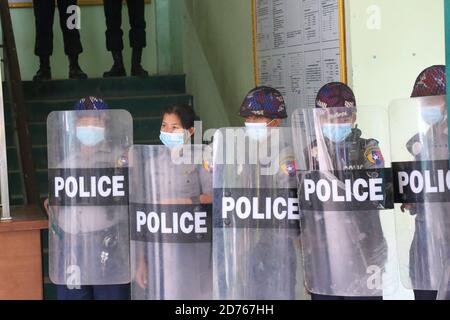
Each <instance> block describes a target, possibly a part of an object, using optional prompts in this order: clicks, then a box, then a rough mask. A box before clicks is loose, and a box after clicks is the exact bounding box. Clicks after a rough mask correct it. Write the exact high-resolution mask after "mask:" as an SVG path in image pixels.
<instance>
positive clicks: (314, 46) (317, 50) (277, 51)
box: [253, 0, 346, 114]
mask: <svg viewBox="0 0 450 320" xmlns="http://www.w3.org/2000/svg"><path fill="white" fill-rule="evenodd" d="M253 1H254V3H253V10H254V51H255V82H256V83H257V84H258V85H268V86H272V87H274V88H276V89H278V90H279V91H280V92H281V93H282V94H283V96H284V97H285V100H286V103H287V106H288V112H289V114H290V113H291V112H292V111H293V110H294V109H296V108H312V107H314V105H315V98H316V94H317V91H318V90H319V89H320V88H321V87H322V85H324V84H326V83H328V82H332V81H342V82H346V63H345V30H344V29H345V27H344V24H345V22H344V1H343V0H253Z"/></svg>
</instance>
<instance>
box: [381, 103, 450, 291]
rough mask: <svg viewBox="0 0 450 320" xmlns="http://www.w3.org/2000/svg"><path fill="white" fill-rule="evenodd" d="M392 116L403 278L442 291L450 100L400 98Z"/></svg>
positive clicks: (448, 220) (449, 232) (449, 217)
mask: <svg viewBox="0 0 450 320" xmlns="http://www.w3.org/2000/svg"><path fill="white" fill-rule="evenodd" d="M389 113H390V126H391V150H392V168H393V176H394V182H395V188H394V190H395V192H394V194H395V202H396V205H395V212H396V221H397V240H398V252H399V264H400V275H401V280H402V283H403V285H404V286H405V287H407V288H411V289H417V290H438V288H439V283H440V280H441V277H442V272H443V271H444V263H445V262H446V260H447V259H448V258H449V253H450V247H449V240H450V204H449V200H450V191H449V188H450V173H449V163H448V127H447V104H446V97H445V96H435V97H424V98H413V99H404V100H396V101H393V102H392V103H391V105H390V106H389Z"/></svg>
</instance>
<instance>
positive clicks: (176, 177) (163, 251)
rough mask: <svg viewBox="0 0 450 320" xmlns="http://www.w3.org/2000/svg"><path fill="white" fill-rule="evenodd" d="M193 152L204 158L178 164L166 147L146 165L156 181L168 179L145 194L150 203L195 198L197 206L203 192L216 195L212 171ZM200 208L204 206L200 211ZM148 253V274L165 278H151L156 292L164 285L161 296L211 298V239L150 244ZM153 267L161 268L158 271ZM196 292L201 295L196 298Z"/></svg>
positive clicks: (152, 178)
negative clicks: (153, 166) (174, 161)
mask: <svg viewBox="0 0 450 320" xmlns="http://www.w3.org/2000/svg"><path fill="white" fill-rule="evenodd" d="M192 154H193V155H194V156H195V157H197V156H199V157H200V158H194V159H193V160H194V161H193V162H192V163H193V164H174V163H173V161H172V155H171V150H170V149H169V148H165V152H163V153H160V154H159V155H158V158H157V159H156V161H155V160H154V159H152V161H149V162H148V163H147V164H146V166H147V169H146V170H145V172H152V173H153V174H154V176H152V177H149V178H150V179H151V180H152V181H159V182H164V183H161V184H160V185H157V186H154V187H155V189H154V190H153V191H150V192H156V194H150V192H148V190H147V191H146V192H147V194H146V195H143V196H144V199H145V198H146V200H145V202H146V203H152V201H154V199H159V200H160V201H161V202H162V203H164V202H165V201H166V200H171V201H170V202H171V203H172V201H173V200H175V199H180V198H182V199H191V201H192V202H193V205H199V204H200V202H199V197H200V195H202V194H206V195H211V196H212V193H213V192H212V175H211V171H210V170H209V169H208V167H207V166H206V165H204V164H203V161H202V159H201V157H202V155H201V153H200V154H196V153H195V152H192ZM155 163H157V164H158V169H157V170H154V169H151V168H150V166H151V165H154V164H155ZM175 202H176V201H175ZM199 209H201V207H200V206H199V207H198V208H197V210H199ZM208 214H210V212H208ZM208 228H211V226H208ZM208 231H209V232H210V233H211V232H212V230H208ZM199 236H203V235H199ZM146 252H147V257H148V258H147V259H146V261H147V262H148V263H150V264H151V265H148V266H147V267H148V274H149V275H152V274H154V275H155V277H161V278H162V279H160V278H151V277H149V279H148V283H149V286H148V290H151V291H154V290H155V289H154V287H155V286H159V285H160V286H161V287H163V288H164V291H163V292H160V293H159V295H158V297H157V298H158V299H164V300H178V299H200V300H208V299H211V292H212V275H211V273H210V271H211V270H212V266H211V254H212V249H211V242H198V243H148V244H147V250H146ZM156 257H157V261H155V259H156ZM155 264H156V266H155ZM158 264H159V266H158ZM152 268H159V271H158V272H154V271H152V270H151V269H152ZM193 270H195V272H193ZM193 292H195V293H196V294H200V296H195V297H194V296H193Z"/></svg>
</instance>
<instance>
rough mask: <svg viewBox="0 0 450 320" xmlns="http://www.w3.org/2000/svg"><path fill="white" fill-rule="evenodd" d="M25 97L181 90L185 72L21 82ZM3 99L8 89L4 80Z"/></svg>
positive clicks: (55, 97) (149, 93)
mask: <svg viewBox="0 0 450 320" xmlns="http://www.w3.org/2000/svg"><path fill="white" fill-rule="evenodd" d="M23 89H24V96H25V99H26V100H28V99H42V98H45V99H61V98H63V99H65V98H72V99H73V100H74V99H79V98H80V97H84V96H88V95H93V96H98V97H101V98H103V97H106V96H108V97H114V96H121V97H125V96H128V95H130V96H136V95H151V94H162V93H184V92H186V87H185V76H184V75H161V76H151V77H148V78H138V77H119V78H106V79H105V78H92V79H87V80H50V81H43V82H33V81H24V82H23ZM3 92H4V96H5V99H8V95H9V93H8V88H7V87H6V85H5V82H4V83H3Z"/></svg>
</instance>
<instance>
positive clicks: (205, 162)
mask: <svg viewBox="0 0 450 320" xmlns="http://www.w3.org/2000/svg"><path fill="white" fill-rule="evenodd" d="M203 169H205V170H206V171H207V172H212V171H213V164H212V163H211V161H210V160H203Z"/></svg>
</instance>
